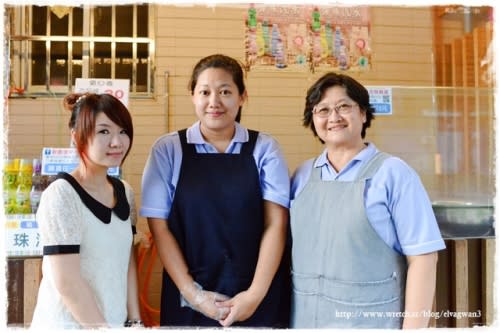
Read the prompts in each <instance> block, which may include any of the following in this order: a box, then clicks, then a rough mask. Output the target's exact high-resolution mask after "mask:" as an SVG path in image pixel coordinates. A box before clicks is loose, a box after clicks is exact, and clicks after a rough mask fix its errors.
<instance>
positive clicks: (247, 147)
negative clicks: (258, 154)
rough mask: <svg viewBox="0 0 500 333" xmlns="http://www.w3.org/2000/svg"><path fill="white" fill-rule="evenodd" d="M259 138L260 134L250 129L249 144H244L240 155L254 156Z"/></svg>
mask: <svg viewBox="0 0 500 333" xmlns="http://www.w3.org/2000/svg"><path fill="white" fill-rule="evenodd" d="M258 136H259V132H257V131H254V130H250V129H249V130H248V142H246V143H245V144H243V147H241V151H240V154H245V155H252V154H253V149H254V148H255V143H256V142H257V137H258Z"/></svg>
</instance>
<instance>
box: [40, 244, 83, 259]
mask: <svg viewBox="0 0 500 333" xmlns="http://www.w3.org/2000/svg"><path fill="white" fill-rule="evenodd" d="M74 253H80V245H46V246H44V247H43V255H44V256H46V255H51V254H74Z"/></svg>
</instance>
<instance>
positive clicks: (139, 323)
mask: <svg viewBox="0 0 500 333" xmlns="http://www.w3.org/2000/svg"><path fill="white" fill-rule="evenodd" d="M123 325H124V326H125V327H132V326H141V327H144V322H143V321H142V320H140V319H134V320H130V319H127V321H126V322H125V323H124V324H123Z"/></svg>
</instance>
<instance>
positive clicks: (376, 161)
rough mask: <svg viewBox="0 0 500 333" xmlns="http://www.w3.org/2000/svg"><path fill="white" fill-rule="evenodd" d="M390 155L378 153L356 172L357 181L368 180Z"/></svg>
mask: <svg viewBox="0 0 500 333" xmlns="http://www.w3.org/2000/svg"><path fill="white" fill-rule="evenodd" d="M389 157H391V155H389V154H387V153H384V152H381V151H379V152H378V153H376V154H375V155H374V156H373V157H372V158H371V160H369V161H368V162H367V163H366V164H365V165H364V166H363V167H362V168H361V169H360V170H359V172H358V176H357V177H356V178H357V180H363V179H365V180H366V179H370V178H372V177H373V175H374V174H375V173H376V172H377V171H378V169H379V168H380V166H381V165H382V163H384V161H385V160H386V159H388V158H389Z"/></svg>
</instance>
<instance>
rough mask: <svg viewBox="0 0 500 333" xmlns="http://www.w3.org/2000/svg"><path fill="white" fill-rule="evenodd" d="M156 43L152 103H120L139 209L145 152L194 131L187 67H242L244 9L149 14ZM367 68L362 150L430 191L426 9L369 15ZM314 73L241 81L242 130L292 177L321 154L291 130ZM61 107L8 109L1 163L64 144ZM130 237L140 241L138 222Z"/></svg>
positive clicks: (143, 227) (43, 101)
mask: <svg viewBox="0 0 500 333" xmlns="http://www.w3.org/2000/svg"><path fill="white" fill-rule="evenodd" d="M152 8H153V10H154V19H155V35H156V59H155V61H156V72H155V96H154V98H152V99H130V110H131V112H132V115H133V120H134V126H135V138H134V146H133V148H132V151H131V154H130V155H129V158H128V160H127V161H126V162H125V165H124V169H123V174H124V178H125V179H126V180H127V181H129V182H130V184H131V185H132V187H133V188H134V189H135V192H136V197H137V198H136V201H137V204H138V206H140V203H141V200H140V193H141V175H142V171H143V168H144V164H145V161H146V159H147V156H148V154H149V149H150V147H151V145H152V144H153V142H154V141H155V140H156V138H157V137H159V136H160V135H162V134H164V133H167V132H170V131H174V130H178V129H181V128H183V127H186V126H189V125H190V124H192V123H193V122H194V121H195V116H194V112H193V107H192V104H191V101H190V98H189V94H188V89H187V84H188V80H189V75H190V72H191V69H192V67H193V66H194V64H195V63H196V62H197V61H198V60H199V59H200V58H201V57H204V56H207V55H209V54H212V53H225V54H227V55H229V56H233V57H235V58H237V59H239V60H242V61H243V60H244V52H245V50H244V39H245V25H244V17H245V15H246V9H247V6H246V5H240V6H237V5H231V6H229V5H226V6H222V5H220V6H217V7H207V6H201V5H198V6H173V5H161V4H156V5H153V6H152ZM370 17H371V39H372V40H371V41H372V52H373V54H372V62H373V65H372V68H371V70H369V71H367V72H361V73H354V74H352V76H353V77H354V78H356V79H358V80H359V81H360V82H362V83H363V84H365V85H383V86H394V87H395V88H394V115H392V116H385V117H382V116H380V117H377V119H376V120H375V121H374V123H373V125H372V128H370V129H368V131H367V140H368V141H371V142H374V143H375V144H376V145H377V146H378V147H379V148H380V149H382V150H384V151H387V152H389V153H392V154H395V155H398V156H400V157H402V158H403V159H405V160H406V161H407V162H408V163H409V164H410V165H412V166H413V167H414V168H415V169H416V170H417V172H419V173H420V174H421V176H422V179H423V182H424V185H425V186H426V187H428V188H429V189H430V191H432V190H433V189H435V188H436V184H435V182H434V162H435V161H434V159H435V153H436V130H437V122H436V117H432V116H427V117H425V116H423V114H424V113H425V110H428V109H430V108H432V89H431V87H432V85H433V84H434V74H433V65H434V64H433V56H432V52H433V45H432V43H433V12H432V10H431V8H430V7H392V6H386V7H379V6H376V7H371V8H370ZM322 74H323V72H316V73H314V74H312V73H310V72H280V71H279V70H258V69H252V70H251V71H250V72H249V73H248V74H247V80H246V82H247V88H248V94H249V100H248V102H247V103H246V105H244V108H243V118H242V124H243V125H244V126H247V127H249V128H253V129H257V130H260V131H265V132H268V133H270V134H272V135H273V136H274V137H275V138H276V139H277V140H278V141H279V142H280V143H281V145H282V147H283V149H284V152H285V155H286V158H287V160H288V163H289V169H290V171H291V172H292V171H293V170H294V169H295V168H296V167H297V166H298V165H299V163H301V162H302V161H304V160H306V159H309V158H312V157H314V156H316V155H317V154H318V153H319V152H320V151H321V150H322V145H321V144H320V143H319V141H318V140H316V139H314V138H313V137H312V133H311V132H310V131H309V130H306V129H304V128H303V127H302V126H301V115H302V110H303V106H304V98H305V92H306V90H307V88H308V87H309V86H310V85H311V84H312V83H313V82H314V81H315V80H316V79H317V78H318V77H319V76H321V75H322ZM68 117H69V114H67V113H66V112H65V111H63V109H62V106H61V98H51V97H44V98H36V99H10V100H9V102H8V110H7V113H6V117H5V118H6V121H7V123H6V124H5V128H6V132H7V133H6V134H7V135H6V137H7V149H6V150H7V151H8V155H9V157H25V158H33V157H35V156H38V155H39V154H40V151H41V148H42V147H44V146H45V147H46V146H59V147H65V146H67V145H68V143H69V136H68V131H67V127H66V124H67V119H68ZM139 230H140V231H141V232H144V233H147V232H148V230H147V224H146V222H145V220H144V219H143V218H141V220H140V224H139ZM160 277H161V268H160V265H159V263H158V262H157V261H156V263H155V264H154V267H153V272H152V275H151V279H150V285H149V289H148V293H147V299H148V302H149V304H150V305H151V306H152V307H153V308H158V307H159V292H160V287H161V283H160Z"/></svg>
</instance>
